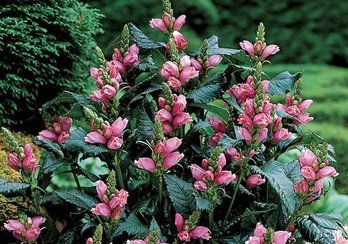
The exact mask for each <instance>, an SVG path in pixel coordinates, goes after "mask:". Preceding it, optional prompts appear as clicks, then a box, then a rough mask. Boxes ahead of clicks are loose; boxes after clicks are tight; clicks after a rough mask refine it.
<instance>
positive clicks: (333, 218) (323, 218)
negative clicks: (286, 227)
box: [309, 213, 348, 238]
mask: <svg viewBox="0 0 348 244" xmlns="http://www.w3.org/2000/svg"><path fill="white" fill-rule="evenodd" d="M309 219H310V220H312V221H313V222H314V223H315V224H317V225H318V226H320V227H322V228H325V229H330V230H339V231H341V232H342V234H343V235H344V236H345V237H346V238H348V234H347V232H346V231H345V229H344V226H343V224H342V221H343V220H342V216H341V215H340V214H338V213H313V214H310V215H309Z"/></svg>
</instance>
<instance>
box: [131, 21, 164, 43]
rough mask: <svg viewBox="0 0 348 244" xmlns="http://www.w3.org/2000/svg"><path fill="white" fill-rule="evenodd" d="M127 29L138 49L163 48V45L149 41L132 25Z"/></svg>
mask: <svg viewBox="0 0 348 244" xmlns="http://www.w3.org/2000/svg"><path fill="white" fill-rule="evenodd" d="M129 29H130V31H131V33H132V36H133V38H134V40H135V42H136V43H137V44H138V45H139V47H141V48H145V49H157V48H164V47H165V44H164V43H161V42H156V41H154V40H151V39H150V38H149V37H147V36H146V35H145V34H144V33H143V32H142V31H141V30H139V29H138V28H137V27H136V26H135V25H134V24H132V23H130V24H129Z"/></svg>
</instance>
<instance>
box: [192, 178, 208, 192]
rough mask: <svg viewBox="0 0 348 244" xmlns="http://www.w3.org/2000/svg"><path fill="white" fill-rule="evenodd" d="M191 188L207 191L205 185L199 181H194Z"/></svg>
mask: <svg viewBox="0 0 348 244" xmlns="http://www.w3.org/2000/svg"><path fill="white" fill-rule="evenodd" d="M193 187H194V188H195V189H196V190H199V191H206V190H207V189H208V187H207V185H206V184H205V183H204V182H203V181H201V180H198V181H196V182H195V183H194V184H193Z"/></svg>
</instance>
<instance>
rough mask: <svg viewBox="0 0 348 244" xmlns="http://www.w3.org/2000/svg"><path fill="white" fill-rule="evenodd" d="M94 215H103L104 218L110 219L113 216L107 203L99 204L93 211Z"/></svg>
mask: <svg viewBox="0 0 348 244" xmlns="http://www.w3.org/2000/svg"><path fill="white" fill-rule="evenodd" d="M91 211H92V213H94V214H95V215H101V216H103V217H106V218H109V217H110V216H111V209H110V207H109V205H108V204H106V203H98V204H96V205H95V206H94V208H92V209H91Z"/></svg>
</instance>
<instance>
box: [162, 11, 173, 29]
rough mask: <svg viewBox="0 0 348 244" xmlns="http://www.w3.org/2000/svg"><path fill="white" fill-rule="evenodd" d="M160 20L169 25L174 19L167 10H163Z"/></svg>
mask: <svg viewBox="0 0 348 244" xmlns="http://www.w3.org/2000/svg"><path fill="white" fill-rule="evenodd" d="M162 20H163V22H164V23H165V25H166V26H168V27H169V26H171V25H172V23H173V22H174V19H173V18H172V17H171V16H170V14H169V13H167V12H163V15H162Z"/></svg>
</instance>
